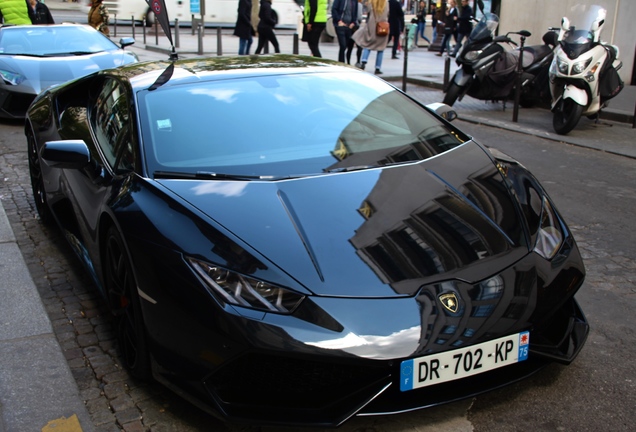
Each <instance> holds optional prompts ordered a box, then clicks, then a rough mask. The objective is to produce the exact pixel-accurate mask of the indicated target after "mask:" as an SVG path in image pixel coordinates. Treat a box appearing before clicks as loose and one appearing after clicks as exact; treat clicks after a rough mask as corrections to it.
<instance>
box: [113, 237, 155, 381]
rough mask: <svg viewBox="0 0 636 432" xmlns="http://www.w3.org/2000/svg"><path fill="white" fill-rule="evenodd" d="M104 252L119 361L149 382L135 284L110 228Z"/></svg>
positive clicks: (119, 241)
mask: <svg viewBox="0 0 636 432" xmlns="http://www.w3.org/2000/svg"><path fill="white" fill-rule="evenodd" d="M104 249H105V256H104V282H105V285H106V292H107V293H108V300H109V304H110V307H111V310H112V312H113V315H114V321H113V324H114V327H115V332H116V334H117V341H118V347H119V352H120V356H121V360H122V362H123V364H124V366H125V367H126V368H127V369H128V370H129V371H130V373H131V374H132V375H133V376H135V377H137V378H140V379H143V380H147V379H150V377H151V370H150V354H149V352H148V343H147V338H146V329H145V327H144V324H143V318H142V316H141V304H140V299H139V295H138V293H137V283H136V281H135V276H134V274H133V271H132V264H131V262H130V259H129V258H128V253H127V251H126V248H125V246H124V242H123V240H122V238H121V236H120V235H119V233H118V232H117V230H116V229H115V228H114V227H111V228H110V229H109V230H108V233H107V235H106V245H105V248H104Z"/></svg>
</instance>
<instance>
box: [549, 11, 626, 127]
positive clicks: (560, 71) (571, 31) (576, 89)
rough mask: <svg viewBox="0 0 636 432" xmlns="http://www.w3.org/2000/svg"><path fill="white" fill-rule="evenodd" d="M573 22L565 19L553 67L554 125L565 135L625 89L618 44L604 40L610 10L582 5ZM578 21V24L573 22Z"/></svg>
mask: <svg viewBox="0 0 636 432" xmlns="http://www.w3.org/2000/svg"><path fill="white" fill-rule="evenodd" d="M579 9H580V10H579V16H578V17H576V18H574V17H573V21H572V22H570V20H569V19H568V18H567V17H563V19H562V20H561V29H560V32H559V47H558V48H557V49H556V51H555V52H556V54H555V57H554V60H553V62H552V65H551V67H550V92H551V93H552V112H553V113H554V117H553V120H552V126H553V127H554V130H555V132H556V133H558V134H562V135H565V134H567V133H568V132H570V131H571V130H572V129H574V127H575V126H576V125H577V123H578V122H579V119H580V118H581V116H582V115H585V116H588V117H589V118H591V119H596V118H598V116H599V113H600V111H601V109H603V108H604V107H605V106H607V103H608V101H609V100H610V99H611V98H613V97H614V96H616V95H617V94H618V93H620V91H621V90H622V89H623V86H624V84H623V81H622V80H621V78H620V76H619V75H618V69H620V67H621V66H622V65H623V64H622V62H621V61H620V60H619V59H618V54H619V52H618V47H616V46H614V45H609V44H605V43H603V42H601V39H600V38H601V30H602V29H603V24H605V15H606V13H607V12H606V10H605V9H604V8H603V7H601V6H587V7H586V6H579ZM572 24H574V25H572Z"/></svg>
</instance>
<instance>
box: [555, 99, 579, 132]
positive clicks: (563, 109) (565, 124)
mask: <svg viewBox="0 0 636 432" xmlns="http://www.w3.org/2000/svg"><path fill="white" fill-rule="evenodd" d="M582 113H583V107H582V106H581V105H579V104H577V103H576V102H574V101H573V100H572V99H570V98H567V99H561V101H560V102H559V104H558V106H557V107H556V109H555V110H554V115H553V117H552V126H553V127H554V131H555V132H556V133H558V134H559V135H565V134H567V133H568V132H570V131H571V130H572V129H574V127H575V126H576V125H577V123H578V122H579V119H580V118H581V114H582Z"/></svg>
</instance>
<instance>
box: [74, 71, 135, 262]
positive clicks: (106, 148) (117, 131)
mask: <svg viewBox="0 0 636 432" xmlns="http://www.w3.org/2000/svg"><path fill="white" fill-rule="evenodd" d="M129 101H130V97H129V95H128V94H127V91H126V87H125V86H124V85H123V84H122V83H120V82H119V81H117V80H116V79H112V78H108V79H106V80H105V81H103V83H102V88H101V91H100V92H99V95H98V97H97V98H96V99H95V102H92V103H91V106H89V107H88V123H89V129H90V131H91V136H92V138H93V139H92V142H91V143H87V145H88V147H89V151H90V153H91V163H90V164H89V165H88V166H87V167H85V168H84V169H82V170H68V171H67V172H66V173H65V181H66V182H67V185H68V188H69V190H70V191H71V193H70V194H69V195H70V196H71V200H72V204H73V211H74V213H75V214H74V216H75V218H76V220H77V222H78V223H77V226H78V230H77V233H73V232H70V233H67V236H68V235H71V236H73V235H75V236H77V239H76V240H77V241H76V242H75V243H77V244H78V246H77V247H81V248H82V249H83V250H79V251H77V252H79V253H80V254H86V253H88V255H89V256H90V260H91V262H92V264H93V265H96V266H99V264H100V263H99V262H98V261H96V259H97V257H98V256H99V250H98V238H97V236H98V227H99V222H100V218H101V215H102V214H103V213H104V212H109V209H108V205H109V202H110V201H111V197H116V196H119V194H120V191H121V189H122V187H123V185H124V184H125V179H126V178H127V176H129V175H130V174H131V173H132V172H134V170H135V157H136V156H135V155H136V152H135V151H134V148H133V142H134V141H133V139H132V136H131V127H130V124H129V120H130V113H129V110H130V105H129ZM73 243H74V239H73V238H71V244H73ZM85 258H86V257H85Z"/></svg>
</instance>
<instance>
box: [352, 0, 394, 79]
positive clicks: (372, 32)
mask: <svg viewBox="0 0 636 432" xmlns="http://www.w3.org/2000/svg"><path fill="white" fill-rule="evenodd" d="M368 9H369V13H368V15H367V22H366V23H365V24H363V25H361V26H360V28H359V29H358V31H356V32H355V33H354V34H353V36H352V37H353V40H354V41H355V43H357V44H358V45H360V46H361V47H362V48H363V49H362V58H361V62H360V68H361V69H364V68H365V67H366V64H367V61H368V60H369V55H370V54H371V51H376V57H375V74H376V75H380V74H382V58H383V56H384V50H385V49H386V46H387V44H388V43H389V35H388V34H387V35H384V36H380V35H378V34H377V30H376V28H377V23H378V22H384V23H387V22H388V21H389V3H388V1H387V0H369V3H368Z"/></svg>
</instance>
